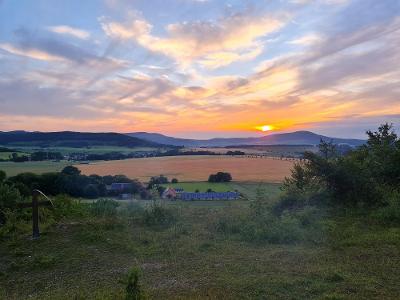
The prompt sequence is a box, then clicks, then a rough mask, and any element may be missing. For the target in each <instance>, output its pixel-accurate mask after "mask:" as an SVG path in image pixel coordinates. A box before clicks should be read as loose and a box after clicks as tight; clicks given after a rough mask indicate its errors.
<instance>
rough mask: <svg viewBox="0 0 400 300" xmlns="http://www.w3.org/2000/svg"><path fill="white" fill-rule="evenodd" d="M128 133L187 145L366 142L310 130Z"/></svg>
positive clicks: (151, 139) (157, 141) (157, 140)
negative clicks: (198, 135) (227, 134)
mask: <svg viewBox="0 0 400 300" xmlns="http://www.w3.org/2000/svg"><path fill="white" fill-rule="evenodd" d="M127 135H129V136H131V137H136V138H140V139H144V140H147V141H151V142H155V143H162V144H168V145H174V146H186V147H226V146H237V145H318V144H319V142H320V141H321V139H322V140H325V141H331V140H332V141H333V143H335V144H348V145H350V146H360V145H362V144H363V143H364V142H365V141H364V140H358V139H344V138H334V137H327V136H324V135H319V134H316V133H313V132H310V131H295V132H291V133H280V134H271V135H267V136H263V137H250V138H214V139H208V140H196V139H182V138H174V137H169V136H165V135H162V134H159V133H147V132H134V133H128V134H127Z"/></svg>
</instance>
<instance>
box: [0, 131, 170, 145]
mask: <svg viewBox="0 0 400 300" xmlns="http://www.w3.org/2000/svg"><path fill="white" fill-rule="evenodd" d="M0 145H29V146H37V147H88V146H121V147H130V148H133V147H151V148H161V147H165V146H166V145H161V144H159V143H157V142H153V141H148V140H143V139H140V138H136V137H131V136H127V135H125V134H121V133H114V132H104V133H92V132H74V131H59V132H38V131H35V132H29V131H20V130H18V131H8V132H2V131H0Z"/></svg>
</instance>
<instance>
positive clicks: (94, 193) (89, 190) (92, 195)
mask: <svg viewBox="0 0 400 300" xmlns="http://www.w3.org/2000/svg"><path fill="white" fill-rule="evenodd" d="M83 194H84V195H85V197H86V198H88V199H96V198H98V197H99V189H98V187H97V185H95V184H89V185H87V186H85V188H84V189H83Z"/></svg>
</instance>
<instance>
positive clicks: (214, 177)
mask: <svg viewBox="0 0 400 300" xmlns="http://www.w3.org/2000/svg"><path fill="white" fill-rule="evenodd" d="M230 181H232V176H231V174H230V173H225V172H218V173H217V174H211V175H210V176H209V177H208V182H230Z"/></svg>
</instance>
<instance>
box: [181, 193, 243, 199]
mask: <svg viewBox="0 0 400 300" xmlns="http://www.w3.org/2000/svg"><path fill="white" fill-rule="evenodd" d="M178 197H179V198H180V199H181V200H185V201H193V200H236V199H238V198H239V193H238V192H224V193H220V192H208V193H190V192H182V193H179V194H178Z"/></svg>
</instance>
